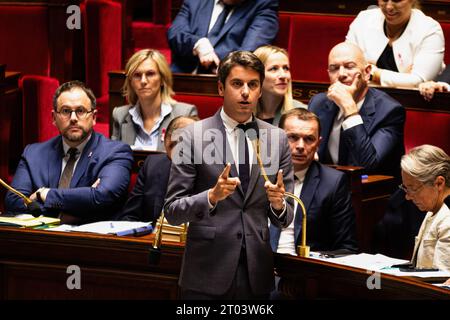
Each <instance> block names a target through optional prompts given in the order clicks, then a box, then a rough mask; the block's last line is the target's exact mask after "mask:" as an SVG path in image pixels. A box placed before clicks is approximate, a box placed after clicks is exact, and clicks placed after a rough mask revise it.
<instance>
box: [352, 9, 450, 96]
mask: <svg viewBox="0 0 450 320" xmlns="http://www.w3.org/2000/svg"><path fill="white" fill-rule="evenodd" d="M419 7H420V5H419V1H418V0H396V1H392V0H389V1H386V0H378V8H375V9H369V10H364V11H361V12H360V13H359V14H358V16H357V17H356V18H355V20H353V22H352V23H351V25H350V29H349V31H348V34H347V36H346V41H348V42H351V43H353V44H356V45H357V46H359V47H360V48H361V49H362V50H363V51H364V55H365V56H366V59H367V61H368V62H369V63H370V64H372V70H371V79H370V80H371V82H372V83H373V84H377V85H381V86H386V87H404V88H413V87H417V86H418V85H419V83H421V82H424V81H429V80H433V79H434V78H436V76H437V75H438V74H440V73H441V71H442V70H443V69H444V67H445V65H444V63H443V58H444V49H445V47H444V33H443V32H442V28H441V25H440V24H439V22H437V21H436V20H434V19H433V18H431V17H429V16H426V15H425V14H424V13H423V12H422V11H421V10H420V9H419Z"/></svg>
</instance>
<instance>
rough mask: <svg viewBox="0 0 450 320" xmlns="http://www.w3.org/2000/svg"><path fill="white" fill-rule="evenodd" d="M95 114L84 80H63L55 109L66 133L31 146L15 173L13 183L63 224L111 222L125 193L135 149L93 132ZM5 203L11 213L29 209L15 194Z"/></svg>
mask: <svg viewBox="0 0 450 320" xmlns="http://www.w3.org/2000/svg"><path fill="white" fill-rule="evenodd" d="M96 113H97V110H96V109H95V97H94V94H93V93H92V91H91V90H90V89H89V88H87V87H86V86H85V85H84V84H83V83H82V82H79V81H71V82H67V83H64V84H62V85H61V86H60V87H59V88H58V89H57V90H56V93H55V95H54V97H53V111H52V117H53V123H54V124H55V126H56V127H57V128H58V130H59V132H60V133H61V134H60V135H59V136H57V137H54V138H52V139H50V140H48V141H45V142H42V143H34V144H31V145H28V146H27V147H26V148H25V150H24V152H23V154H22V158H21V160H20V162H19V165H18V167H17V170H16V173H15V175H14V179H13V182H12V186H13V187H14V188H16V189H17V190H19V191H20V192H22V193H23V194H24V195H26V196H29V197H30V199H31V200H35V201H38V203H39V206H40V209H41V211H42V213H43V214H44V215H46V216H53V217H60V219H61V223H66V224H82V223H87V222H92V221H98V220H110V219H111V218H112V217H113V216H114V215H115V214H116V213H117V212H118V211H119V210H120V208H121V206H122V205H123V202H124V200H125V197H126V193H127V188H128V183H129V182H130V170H131V166H132V164H133V155H132V153H131V149H130V147H129V146H128V145H127V144H124V143H122V142H118V141H112V140H109V139H107V138H105V137H104V136H103V135H101V134H98V133H96V132H95V131H94V130H93V126H94V125H95V120H96ZM5 204H6V207H7V210H8V211H9V212H13V213H18V212H20V213H23V212H27V208H26V207H25V205H24V203H23V200H22V199H21V198H19V197H18V196H17V195H15V194H13V193H11V192H8V194H7V195H6V199H5Z"/></svg>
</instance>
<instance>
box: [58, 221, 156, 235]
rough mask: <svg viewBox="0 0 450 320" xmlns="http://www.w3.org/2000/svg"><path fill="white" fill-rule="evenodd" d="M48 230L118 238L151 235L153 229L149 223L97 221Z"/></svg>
mask: <svg viewBox="0 0 450 320" xmlns="http://www.w3.org/2000/svg"><path fill="white" fill-rule="evenodd" d="M49 230H51V231H78V232H92V233H99V234H115V235H118V236H127V235H131V236H140V235H144V234H148V233H151V232H152V231H153V227H152V224H151V223H150V222H135V221H99V222H94V223H88V224H83V225H81V226H70V225H61V226H59V227H57V228H51V229H49Z"/></svg>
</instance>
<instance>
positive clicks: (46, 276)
mask: <svg viewBox="0 0 450 320" xmlns="http://www.w3.org/2000/svg"><path fill="white" fill-rule="evenodd" d="M152 239H153V236H152V235H149V236H144V237H141V238H133V237H116V236H104V235H96V234H87V233H60V232H52V231H39V230H27V229H17V228H8V227H0V279H1V281H0V299H171V300H173V299H177V298H178V297H179V296H178V286H177V282H178V276H179V272H180V268H181V260H182V253H183V247H182V246H180V245H176V244H170V245H164V244H163V247H162V251H161V252H162V253H161V259H160V262H159V264H156V265H155V264H153V265H152V264H151V263H149V247H150V244H151V241H152ZM70 265H77V266H79V267H80V270H81V289H80V290H77V289H73V290H69V289H68V288H67V285H66V282H67V279H68V277H70V276H71V275H72V273H67V267H68V266H70ZM275 270H276V272H277V273H278V274H279V275H280V276H281V277H283V278H284V279H285V280H284V283H285V284H286V283H287V285H288V286H287V288H288V289H287V292H290V294H291V295H292V296H293V297H307V298H349V299H355V298H356V299H380V298H383V299H431V298H433V299H449V298H450V291H446V290H444V289H440V288H437V287H434V286H432V285H430V284H426V283H423V282H420V281H417V280H413V279H407V278H399V277H395V276H384V275H382V276H381V277H382V278H381V290H368V289H367V287H366V280H367V278H368V276H370V274H367V273H366V271H365V270H361V269H356V268H349V267H342V266H337V265H334V264H331V263H327V262H321V261H315V260H312V259H306V258H297V257H288V256H284V255H278V254H275Z"/></svg>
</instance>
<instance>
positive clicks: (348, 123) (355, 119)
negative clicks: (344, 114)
mask: <svg viewBox="0 0 450 320" xmlns="http://www.w3.org/2000/svg"><path fill="white" fill-rule="evenodd" d="M359 124H363V119H362V118H361V116H360V115H359V114H355V115H353V116H351V117H348V118H347V119H345V120H344V121H343V122H342V129H344V130H347V129H350V128H353V127H356V126H357V125H359Z"/></svg>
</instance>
